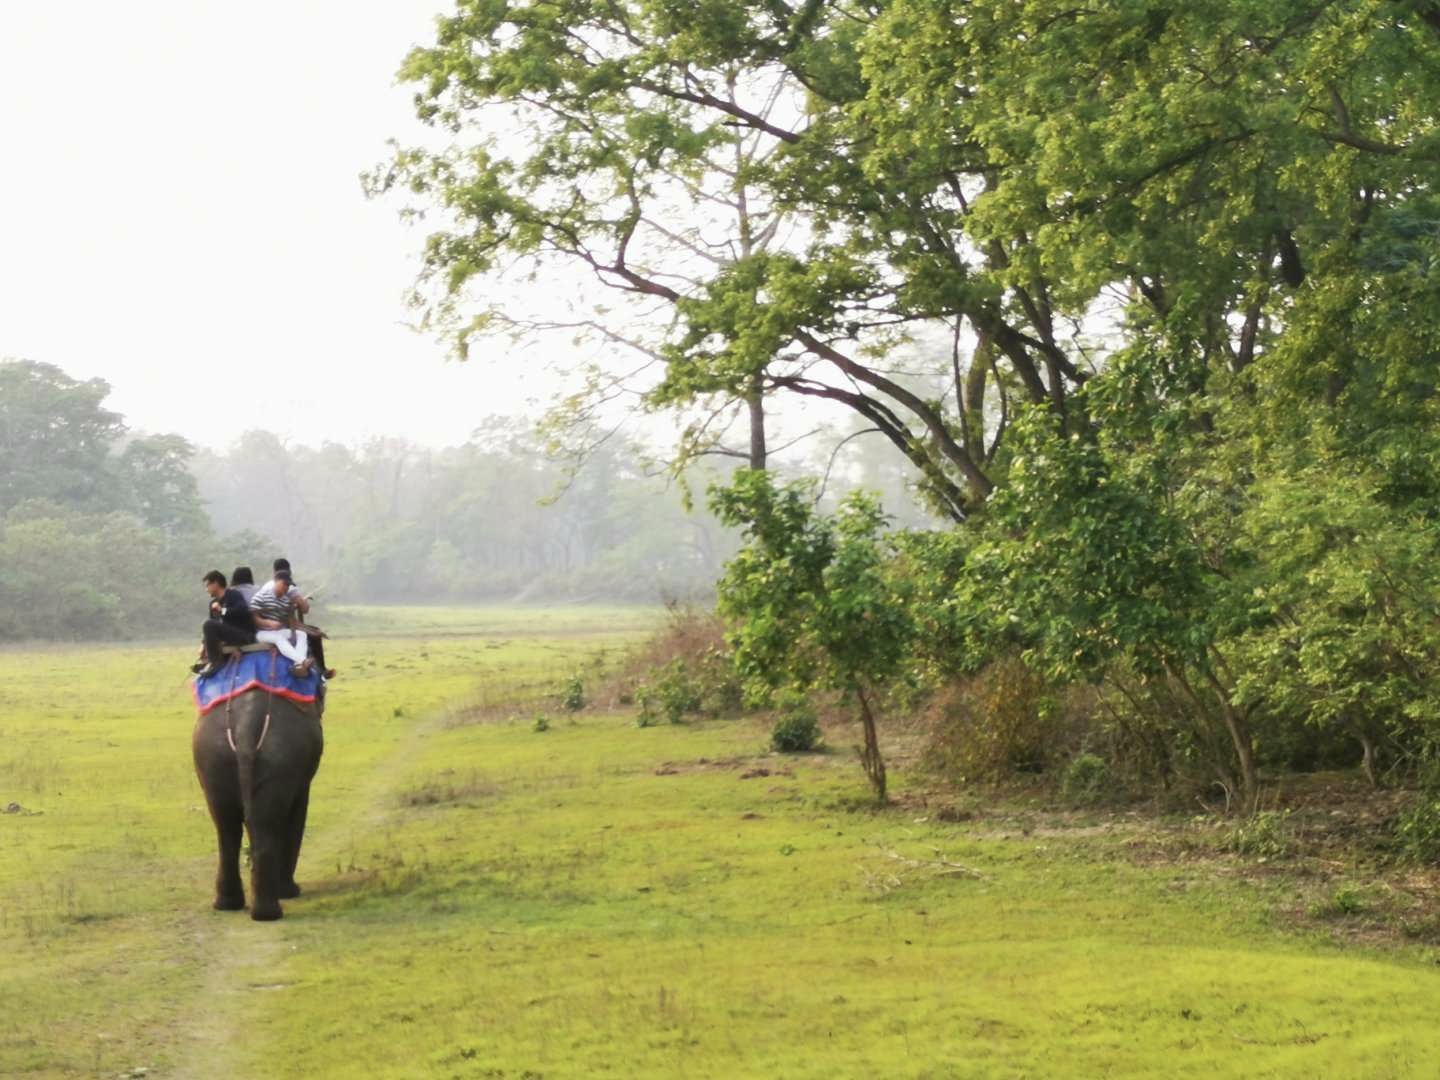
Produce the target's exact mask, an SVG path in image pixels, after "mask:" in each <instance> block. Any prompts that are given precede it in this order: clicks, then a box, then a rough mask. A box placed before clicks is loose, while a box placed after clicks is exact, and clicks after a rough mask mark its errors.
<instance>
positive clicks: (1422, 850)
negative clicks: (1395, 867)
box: [1395, 788, 1440, 865]
mask: <svg viewBox="0 0 1440 1080" xmlns="http://www.w3.org/2000/svg"><path fill="white" fill-rule="evenodd" d="M1395 837H1396V839H1397V840H1398V841H1399V844H1400V849H1401V851H1403V852H1404V853H1405V855H1406V857H1407V858H1409V859H1411V860H1412V861H1414V862H1416V863H1420V864H1424V865H1433V864H1435V863H1437V862H1440V795H1437V794H1436V792H1435V790H1434V789H1433V788H1431V789H1428V790H1425V791H1422V792H1421V793H1420V794H1419V795H1417V796H1416V798H1415V801H1414V802H1413V803H1411V804H1410V806H1409V807H1407V808H1406V809H1405V810H1404V812H1402V813H1401V815H1400V818H1399V820H1398V821H1397V822H1396V823H1395Z"/></svg>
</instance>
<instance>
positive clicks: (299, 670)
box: [290, 660, 310, 679]
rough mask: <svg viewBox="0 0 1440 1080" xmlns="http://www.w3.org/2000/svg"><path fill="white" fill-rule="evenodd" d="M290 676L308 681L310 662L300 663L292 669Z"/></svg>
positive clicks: (302, 661) (303, 661)
mask: <svg viewBox="0 0 1440 1080" xmlns="http://www.w3.org/2000/svg"><path fill="white" fill-rule="evenodd" d="M290 674H291V675H294V676H295V678H297V679H308V678H309V677H310V661H309V660H301V661H300V663H298V664H296V665H295V666H294V667H292V668H291V669H290Z"/></svg>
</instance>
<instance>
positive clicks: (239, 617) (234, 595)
mask: <svg viewBox="0 0 1440 1080" xmlns="http://www.w3.org/2000/svg"><path fill="white" fill-rule="evenodd" d="M205 591H206V592H208V593H209V594H210V618H208V619H206V620H205V625H204V626H203V627H202V628H201V632H202V633H203V634H204V635H205V659H206V661H208V662H207V663H206V665H205V666H204V667H203V668H201V669H200V675H201V676H205V675H213V674H215V672H217V671H219V670H220V667H221V664H222V663H223V661H224V654H223V653H221V652H220V646H221V645H251V644H253V643H254V641H255V620H254V619H253V618H251V616H250V605H249V604H247V603H246V602H245V597H244V595H243V594H242V593H241V592H240V591H239V590H238V589H232V588H228V587H227V586H226V584H225V575H224V574H222V573H221V572H220V571H219V570H211V571H210V572H209V573H208V574H206V575H205Z"/></svg>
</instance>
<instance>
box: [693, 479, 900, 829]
mask: <svg viewBox="0 0 1440 1080" xmlns="http://www.w3.org/2000/svg"><path fill="white" fill-rule="evenodd" d="M711 500H712V503H713V505H714V507H715V510H716V513H717V514H718V516H719V517H720V519H721V521H724V522H726V523H727V524H730V525H735V526H738V527H740V528H741V529H742V530H743V531H744V535H745V538H746V544H745V546H744V547H743V548H742V549H741V550H740V552H739V553H738V554H737V555H736V556H735V558H734V559H732V560H731V561H730V563H729V565H728V566H727V567H726V571H725V577H724V578H723V579H722V580H721V583H720V611H721V613H722V614H723V615H724V616H726V617H727V618H728V619H730V620H732V621H733V623H734V627H735V629H734V631H733V633H732V636H731V643H732V645H733V646H734V649H735V661H736V664H737V666H738V668H739V670H740V672H741V674H742V676H743V677H744V679H745V680H746V683H747V684H748V686H749V688H750V691H751V692H752V694H755V695H757V696H762V697H768V696H769V695H770V694H771V693H773V692H774V691H775V690H778V689H782V688H786V687H790V688H795V689H801V690H806V689H811V688H817V687H829V688H834V689H839V690H842V691H844V692H845V693H846V694H847V695H849V696H850V697H851V698H852V699H853V700H854V701H855V702H856V703H857V704H858V706H859V710H860V722H861V727H862V730H863V732H864V745H863V746H862V748H861V751H860V760H861V764H862V765H863V767H864V770H865V776H866V778H867V779H868V780H869V781H870V785H871V787H872V788H873V789H874V792H875V795H876V797H877V798H878V799H880V800H881V801H884V799H885V792H886V776H885V761H884V758H883V756H882V755H881V752H880V740H879V730H878V716H877V711H878V708H879V701H880V693H881V691H882V688H883V687H885V686H886V684H887V683H889V682H891V681H892V680H894V679H895V678H896V677H897V676H898V675H899V674H900V673H901V671H902V669H903V666H904V663H905V659H906V656H907V652H908V649H909V647H910V645H911V636H912V634H913V632H914V626H913V623H912V622H911V619H910V616H909V606H908V604H907V602H906V601H907V597H906V583H905V580H904V578H903V577H901V578H897V577H896V576H895V575H893V574H891V573H888V572H887V571H888V564H889V562H890V559H891V557H892V555H893V548H892V547H891V543H890V540H889V539H888V537H887V535H886V533H885V516H884V514H883V513H882V512H881V511H880V508H879V506H878V505H877V504H876V503H875V501H874V500H873V499H871V498H870V497H868V496H866V495H864V494H860V493H857V494H854V495H852V496H850V497H848V498H847V499H846V500H845V501H844V503H842V505H841V507H840V510H839V512H838V513H837V514H836V515H835V516H834V517H826V516H822V515H820V514H818V513H817V512H816V511H815V508H814V505H813V501H812V496H811V489H810V486H809V485H807V484H805V483H792V484H789V485H785V486H777V485H776V484H775V482H774V481H773V480H772V479H771V477H769V476H768V475H767V474H765V473H760V472H755V471H751V470H742V471H740V472H738V473H737V474H736V475H735V477H734V480H733V481H732V483H731V484H730V485H729V486H728V487H716V488H714V489H712V492H711Z"/></svg>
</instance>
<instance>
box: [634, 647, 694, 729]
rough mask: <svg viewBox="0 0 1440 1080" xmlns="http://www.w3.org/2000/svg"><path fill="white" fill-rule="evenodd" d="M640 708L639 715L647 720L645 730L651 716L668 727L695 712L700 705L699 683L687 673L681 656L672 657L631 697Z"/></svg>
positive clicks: (644, 725) (642, 725) (687, 669)
mask: <svg viewBox="0 0 1440 1080" xmlns="http://www.w3.org/2000/svg"><path fill="white" fill-rule="evenodd" d="M635 700H636V701H637V702H638V703H639V705H640V715H641V716H642V717H649V718H650V721H649V722H648V723H642V724H641V725H640V726H641V727H649V726H650V723H653V722H654V717H656V716H662V717H664V718H665V719H666V720H668V721H670V723H672V724H678V723H681V722H682V721H683V720H684V719H685V717H686V716H687V715H689V714H691V713H698V712H699V711H700V707H701V705H702V704H703V703H704V700H703V697H702V695H701V691H700V684H699V683H698V682H697V680H696V679H695V677H694V676H693V675H692V674H691V672H690V669H689V667H688V666H687V665H686V663H685V660H684V658H683V657H678V656H677V657H676V658H675V659H674V660H672V661H670V663H668V664H666V665H665V666H664V667H662V668H661V669H660V670H659V671H656V672H655V673H654V674H653V675H652V676H651V679H650V681H649V682H647V683H646V684H645V685H644V686H642V687H640V689H639V691H637V692H636V694H635Z"/></svg>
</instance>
